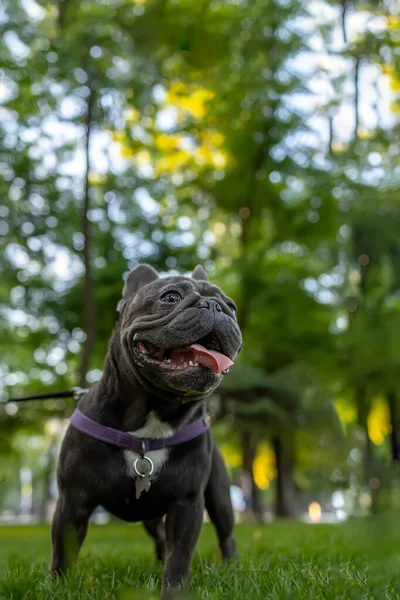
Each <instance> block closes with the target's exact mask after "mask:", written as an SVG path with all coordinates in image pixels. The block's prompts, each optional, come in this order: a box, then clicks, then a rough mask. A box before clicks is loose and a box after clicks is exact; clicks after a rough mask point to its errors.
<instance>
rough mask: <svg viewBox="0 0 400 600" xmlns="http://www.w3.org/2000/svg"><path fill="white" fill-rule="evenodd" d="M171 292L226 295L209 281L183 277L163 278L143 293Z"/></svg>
mask: <svg viewBox="0 0 400 600" xmlns="http://www.w3.org/2000/svg"><path fill="white" fill-rule="evenodd" d="M169 290H172V291H177V292H181V293H182V294H184V295H185V294H190V292H197V293H199V294H201V295H202V296H216V295H219V296H224V295H225V294H223V292H222V291H221V290H220V289H219V287H218V286H216V285H213V284H212V283H210V282H209V281H200V280H194V279H191V278H190V277H183V276H177V277H163V278H162V279H158V280H157V281H154V282H153V283H151V284H150V285H147V286H146V287H145V288H143V291H146V295H154V294H157V293H163V292H167V291H169Z"/></svg>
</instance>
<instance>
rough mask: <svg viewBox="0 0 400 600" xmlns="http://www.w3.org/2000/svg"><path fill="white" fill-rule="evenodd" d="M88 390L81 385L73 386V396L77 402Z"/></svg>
mask: <svg viewBox="0 0 400 600" xmlns="http://www.w3.org/2000/svg"><path fill="white" fill-rule="evenodd" d="M86 392H87V390H83V389H82V388H81V387H79V386H76V387H73V388H72V397H73V399H74V400H76V402H78V400H80V399H81V397H82V396H84V395H85V394H86Z"/></svg>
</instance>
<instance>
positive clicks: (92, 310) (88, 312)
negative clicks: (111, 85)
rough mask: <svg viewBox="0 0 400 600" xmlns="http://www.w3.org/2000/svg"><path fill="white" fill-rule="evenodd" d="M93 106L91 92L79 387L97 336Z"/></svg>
mask: <svg viewBox="0 0 400 600" xmlns="http://www.w3.org/2000/svg"><path fill="white" fill-rule="evenodd" d="M93 105H94V93H93V91H92V90H90V94H89V97H88V101H87V113H86V145H85V154H86V172H85V186H84V195H83V208H82V233H83V238H84V246H83V251H82V253H83V263H84V266H85V275H84V284H83V298H82V306H83V310H82V329H83V330H84V332H85V334H86V340H85V342H84V346H83V351H82V357H81V363H80V366H79V385H80V386H81V387H86V374H87V372H88V371H89V368H90V363H91V359H92V355H93V350H94V342H95V336H96V324H97V317H96V302H95V293H94V281H93V271H92V256H91V255H92V237H91V226H90V221H89V217H88V213H89V209H90V182H89V172H90V145H91V134H92V129H93Z"/></svg>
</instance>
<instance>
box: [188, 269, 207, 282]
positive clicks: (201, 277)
mask: <svg viewBox="0 0 400 600" xmlns="http://www.w3.org/2000/svg"><path fill="white" fill-rule="evenodd" d="M192 279H196V281H209V279H208V277H207V273H206V272H205V270H204V269H203V267H202V266H201V265H197V267H195V269H194V271H193V273H192Z"/></svg>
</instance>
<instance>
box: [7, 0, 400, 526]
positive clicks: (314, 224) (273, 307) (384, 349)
mask: <svg viewBox="0 0 400 600" xmlns="http://www.w3.org/2000/svg"><path fill="white" fill-rule="evenodd" d="M0 27H1V34H2V35H1V37H0V131H1V135H0V173H1V176H0V190H1V192H0V246H1V263H0V375H1V376H0V400H1V402H0V522H1V523H4V524H5V523H16V522H37V521H40V520H46V519H49V517H50V516H51V513H52V509H53V507H54V501H55V498H56V495H57V486H56V482H55V468H56V464H57V454H58V450H59V446H60V442H61V439H62V436H63V433H64V431H65V428H66V426H67V424H68V417H69V415H70V414H71V412H72V410H73V406H74V401H73V400H67V401H62V400H48V401H32V402H27V403H23V404H22V403H21V404H18V403H16V402H12V401H10V400H12V399H14V398H18V397H21V396H23V395H25V394H33V393H43V392H49V391H53V390H65V389H70V388H71V387H72V386H74V385H81V386H82V387H84V388H86V387H90V385H92V384H93V383H94V382H96V381H97V380H98V379H99V378H100V377H101V374H102V366H103V360H104V356H105V353H106V350H107V341H108V338H109V336H110V334H111V331H112V328H113V326H114V323H115V322H116V319H117V312H116V306H117V303H118V301H119V299H120V298H121V291H122V286H123V278H124V277H125V276H126V274H127V272H128V271H129V269H132V268H134V267H135V266H136V265H137V264H138V263H139V262H148V263H150V264H151V265H153V267H155V268H156V269H158V270H159V271H160V272H161V273H162V274H163V275H167V274H178V273H183V274H190V272H191V269H192V268H193V267H194V266H195V265H196V264H198V263H201V264H203V265H204V266H205V269H206V270H207V271H208V273H209V276H210V278H211V279H212V281H213V282H215V283H217V284H218V285H220V286H222V287H223V289H224V290H225V291H226V292H227V293H228V294H230V295H232V296H233V298H234V299H235V300H236V303H237V305H238V319H239V322H240V324H241V327H242V330H243V335H244V344H245V349H244V351H243V352H242V353H241V355H240V359H239V360H238V361H237V364H236V365H235V367H234V368H233V369H232V370H231V373H230V374H229V376H228V377H226V378H225V379H224V382H223V386H222V387H221V389H220V390H219V392H218V395H216V396H215V397H213V398H212V399H211V400H210V411H211V412H212V414H213V415H214V418H215V423H214V426H213V431H214V436H215V438H216V439H217V441H218V442H219V444H220V446H221V449H222V451H223V453H224V456H225V460H226V462H227V464H228V466H229V469H230V472H231V476H232V482H233V486H232V498H233V501H234V505H235V508H236V511H237V516H238V519H251V520H258V521H264V522H265V521H269V520H271V519H272V518H274V517H294V516H300V517H302V518H303V519H305V520H307V521H309V522H318V521H321V520H322V521H331V522H332V521H342V520H344V519H346V518H349V517H353V516H357V515H366V514H368V513H371V514H374V513H377V512H382V511H385V510H389V509H390V508H393V507H396V506H397V505H398V503H399V502H400V494H399V491H400V476H399V466H398V463H399V456H400V449H399V435H398V432H399V428H400V398H399V392H398V389H399V383H400V381H399V380H400V369H399V364H400V235H399V232H400V164H399V134H400V127H399V114H400V8H399V5H398V3H397V2H395V0H393V1H391V0H380V1H378V0H370V1H368V0H359V1H358V0H308V1H307V0H201V1H198V2H192V1H190V0H59V1H57V0H40V1H36V0H2V2H1V4H0ZM95 518H96V519H97V520H98V521H106V520H107V519H108V516H107V515H106V514H104V513H101V512H100V511H99V512H98V513H97V515H95Z"/></svg>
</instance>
